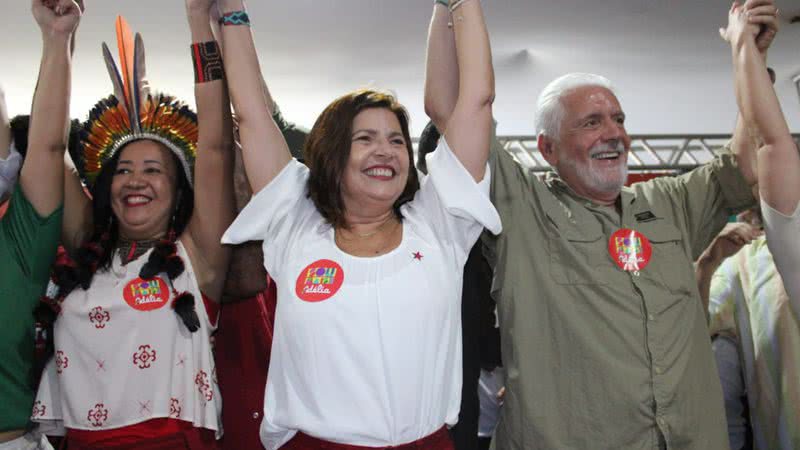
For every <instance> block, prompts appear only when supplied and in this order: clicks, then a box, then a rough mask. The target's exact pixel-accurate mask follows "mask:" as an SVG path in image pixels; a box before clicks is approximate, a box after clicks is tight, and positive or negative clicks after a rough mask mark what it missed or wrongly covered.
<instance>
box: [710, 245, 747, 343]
mask: <svg viewBox="0 0 800 450" xmlns="http://www.w3.org/2000/svg"><path fill="white" fill-rule="evenodd" d="M737 295H739V296H741V295H744V291H743V289H742V283H741V280H740V279H739V272H738V265H737V264H736V259H735V258H728V259H727V260H725V262H723V263H722V265H721V266H720V267H719V269H717V271H716V272H715V273H714V276H713V278H712V279H711V289H710V292H709V296H708V315H709V322H708V328H709V331H710V332H711V335H712V336H715V335H718V334H722V335H725V336H728V337H732V338H735V339H738V332H737V330H736V296H737Z"/></svg>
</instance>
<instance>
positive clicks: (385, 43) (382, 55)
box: [0, 0, 800, 135]
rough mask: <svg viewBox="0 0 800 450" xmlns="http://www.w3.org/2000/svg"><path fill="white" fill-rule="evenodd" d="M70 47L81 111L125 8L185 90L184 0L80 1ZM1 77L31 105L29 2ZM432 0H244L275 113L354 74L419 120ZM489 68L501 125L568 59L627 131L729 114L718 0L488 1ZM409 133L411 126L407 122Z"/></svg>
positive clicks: (318, 100)
mask: <svg viewBox="0 0 800 450" xmlns="http://www.w3.org/2000/svg"><path fill="white" fill-rule="evenodd" d="M85 1H86V3H87V7H88V10H87V12H86V14H85V16H84V18H83V19H82V23H81V28H80V30H79V36H78V49H77V52H76V55H75V69H74V73H75V76H74V83H73V84H74V88H73V101H72V107H71V110H72V114H73V116H74V117H79V118H84V117H85V115H86V113H87V112H88V110H89V108H90V107H91V105H92V104H93V103H94V102H95V101H96V100H97V99H99V98H100V97H102V96H105V95H107V94H109V93H110V92H111V85H110V82H109V81H108V79H107V75H106V70H105V68H104V66H103V63H102V59H101V53H100V42H101V41H104V40H105V41H107V42H113V41H114V25H113V21H114V17H115V15H116V14H118V13H121V14H123V15H125V16H126V18H127V19H128V21H129V22H130V23H131V26H132V27H133V28H134V30H136V31H140V32H141V33H142V35H143V37H144V40H145V46H146V47H147V52H148V64H147V66H148V74H149V77H148V78H149V79H150V81H151V84H152V85H153V86H155V87H156V88H157V89H160V90H164V91H168V92H170V93H173V94H176V95H178V96H179V97H182V98H184V99H186V100H191V96H192V92H193V91H192V82H193V81H192V80H193V75H192V69H191V61H190V56H189V52H188V44H189V32H188V27H187V25H186V23H185V16H184V6H183V2H182V1H180V0H171V1H163V0H160V1H159V0H136V1H123V0H104V1H99V0H85ZM4 3H6V4H5V5H4V7H3V15H2V17H0V42H2V43H3V44H2V47H1V48H2V56H3V60H4V61H6V64H4V65H3V66H4V69H5V70H2V71H0V84H2V85H3V86H4V88H5V90H6V97H7V100H8V102H9V108H10V110H11V113H12V114H18V113H24V112H26V110H28V109H29V105H30V99H31V94H32V92H33V89H34V87H35V80H36V74H37V68H38V67H37V66H38V62H39V55H40V47H41V39H40V37H39V32H38V29H37V28H36V25H35V23H34V22H33V19H32V17H31V15H30V2H29V1H22V0H4ZM432 3H433V1H432V0H335V1H334V0H329V1H320V0H293V1H290V2H286V1H265V0H252V1H251V4H250V5H249V8H250V16H251V20H252V21H253V29H254V31H255V35H256V43H257V46H258V49H259V52H260V57H261V64H262V68H263V71H264V74H265V78H266V79H267V82H268V83H269V85H270V88H271V90H272V92H273V95H274V96H275V98H276V99H277V101H278V103H279V104H280V106H281V108H282V110H283V111H284V115H285V116H287V118H288V119H290V120H293V121H295V122H297V123H299V124H301V125H306V126H309V125H311V124H312V123H313V121H314V119H315V117H316V116H317V114H318V113H319V111H321V110H322V108H324V106H325V105H326V104H327V103H328V102H329V101H331V100H332V99H333V98H335V97H336V96H338V95H341V94H342V93H344V92H346V91H347V90H350V89H354V88H357V87H363V86H375V87H380V88H388V89H391V90H393V91H394V92H396V93H397V94H398V96H399V98H400V100H401V102H403V103H404V104H405V105H406V106H407V107H408V108H409V110H410V111H411V114H412V118H413V122H412V128H413V131H414V132H419V130H421V128H422V127H423V126H424V124H425V117H424V113H423V109H422V84H423V79H422V76H423V73H424V52H425V38H426V30H427V24H428V21H429V18H430V12H431V9H432V7H431V5H432ZM777 3H778V7H779V8H780V9H781V11H782V16H783V17H784V18H785V19H784V23H783V25H784V26H783V29H782V30H781V32H780V34H779V36H778V38H777V40H776V42H775V44H774V46H773V49H772V50H771V52H770V55H769V64H770V65H771V66H772V67H774V68H775V69H776V71H777V73H778V77H779V78H778V82H777V84H776V87H777V89H778V93H779V97H780V98H781V101H782V103H783V107H784V111H785V112H786V116H787V119H788V120H789V123H790V127H791V128H792V130H793V131H796V132H797V131H800V99H799V98H798V94H797V91H796V90H795V87H794V85H793V83H792V81H791V78H792V76H794V75H797V74H800V45H798V44H800V24H795V25H789V23H788V17H792V16H796V15H800V1H798V0H777ZM483 4H484V9H485V12H486V16H487V21H488V24H489V30H490V34H491V39H492V47H493V52H494V59H495V70H496V74H497V99H496V101H495V104H494V105H495V106H494V110H495V116H496V117H497V119H498V122H499V132H500V134H513V135H519V134H530V133H531V132H532V129H533V105H534V104H535V100H536V96H537V94H538V92H539V91H540V90H541V89H542V87H543V86H544V85H545V84H547V83H548V82H549V81H550V80H552V79H553V78H555V77H557V76H559V75H561V74H564V73H566V72H570V71H588V72H595V73H599V74H603V75H605V76H607V77H609V78H610V79H611V80H612V81H613V82H614V83H615V84H616V86H617V88H618V91H619V93H620V99H621V102H622V105H623V108H624V109H625V110H626V112H627V115H628V129H629V131H630V132H631V133H636V134H642V133H649V134H663V133H670V134H671V133H725V132H729V131H730V130H731V128H732V126H733V122H734V119H735V108H736V105H735V101H734V97H733V88H732V76H731V63H730V51H729V49H728V46H727V44H725V43H724V42H723V41H722V40H721V39H720V38H719V37H718V34H717V29H718V28H719V27H720V26H721V25H723V24H724V22H725V19H726V12H727V10H728V7H729V6H730V3H729V2H728V1H727V0H703V1H698V0H602V1H598V0H484V2H483ZM415 134H416V133H415Z"/></svg>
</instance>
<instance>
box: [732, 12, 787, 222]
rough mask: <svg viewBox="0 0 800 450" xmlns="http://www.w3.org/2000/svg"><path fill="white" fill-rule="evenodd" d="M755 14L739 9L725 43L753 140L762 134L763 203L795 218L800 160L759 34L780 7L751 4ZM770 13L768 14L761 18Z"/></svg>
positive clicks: (758, 171) (759, 178)
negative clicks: (762, 26) (771, 77)
mask: <svg viewBox="0 0 800 450" xmlns="http://www.w3.org/2000/svg"><path fill="white" fill-rule="evenodd" d="M748 5H750V6H751V10H750V12H749V17H750V19H749V21H748V12H746V11H744V9H743V7H742V6H739V5H737V4H734V5H733V7H732V8H731V11H730V13H729V19H728V22H729V23H728V28H727V29H726V30H724V32H723V35H724V37H725V38H726V39H727V40H728V41H729V42H730V43H731V51H732V54H733V67H734V74H735V87H736V100H737V102H738V104H739V110H740V111H741V115H742V117H743V118H744V120H745V122H746V123H747V124H749V125H750V126H749V127H748V129H749V130H752V131H751V134H757V138H758V139H759V140H760V142H759V143H760V144H761V147H760V148H759V149H758V158H757V161H758V168H757V173H758V180H760V183H759V192H760V194H761V198H762V200H764V201H765V202H766V203H767V204H768V205H770V206H771V207H772V208H774V209H776V210H777V211H779V212H781V213H783V214H786V215H790V214H792V213H793V212H794V211H795V209H796V208H797V205H798V201H800V156H798V150H797V146H796V145H795V143H794V141H793V140H792V136H791V133H790V132H789V127H788V125H787V124H786V119H785V118H784V116H783V112H782V111H781V106H780V102H779V101H778V97H777V96H776V94H775V90H774V89H773V87H772V82H771V80H770V77H769V74H768V73H767V67H766V58H765V54H764V53H762V52H761V51H759V50H760V48H759V43H758V37H759V34H758V32H759V28H758V26H760V25H762V24H770V26H774V25H772V24H773V23H774V22H775V21H776V20H777V19H776V18H775V16H774V14H773V13H774V5H772V2H771V1H770V0H758V1H751V2H748ZM761 11H764V12H765V13H760V12H761Z"/></svg>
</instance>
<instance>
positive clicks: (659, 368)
mask: <svg viewBox="0 0 800 450" xmlns="http://www.w3.org/2000/svg"><path fill="white" fill-rule="evenodd" d="M655 370H656V374H658V375H661V373H662V372H663V370H661V367H658V366H656V369H655Z"/></svg>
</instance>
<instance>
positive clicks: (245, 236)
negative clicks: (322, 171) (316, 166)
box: [222, 159, 314, 275]
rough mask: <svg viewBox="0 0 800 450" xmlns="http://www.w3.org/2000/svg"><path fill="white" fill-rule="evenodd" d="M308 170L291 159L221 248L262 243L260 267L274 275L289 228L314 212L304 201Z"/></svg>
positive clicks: (245, 211) (254, 199)
mask: <svg viewBox="0 0 800 450" xmlns="http://www.w3.org/2000/svg"><path fill="white" fill-rule="evenodd" d="M308 173H309V172H308V168H307V167H306V166H304V165H303V164H301V163H299V162H298V161H297V160H295V159H292V160H291V161H290V162H289V164H287V165H286V167H284V168H283V170H281V172H280V173H279V174H278V175H277V176H276V177H275V178H274V179H273V180H272V181H271V182H270V183H269V184H268V185H266V186H265V187H264V188H263V189H261V191H259V192H258V193H257V194H256V195H254V196H253V197H252V198H251V199H250V202H249V203H248V204H247V205H246V206H245V207H244V209H243V210H242V211H241V212H240V213H239V215H238V216H237V217H236V219H235V220H234V221H233V223H232V224H231V226H230V227H229V228H228V230H227V231H225V234H224V235H223V236H222V243H223V244H241V243H243V242H248V241H263V242H264V244H263V246H264V267H265V268H266V269H267V272H269V273H272V274H276V275H277V274H278V271H277V262H278V261H283V260H284V254H285V252H286V248H287V244H288V243H289V242H290V239H289V236H290V234H291V233H292V230H293V228H294V227H295V226H296V225H297V223H298V222H299V221H300V220H301V218H302V217H304V216H305V215H307V214H308V213H309V212H310V211H313V210H314V205H313V203H312V202H311V201H310V200H309V199H308V198H307V196H306V192H307V184H308Z"/></svg>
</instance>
